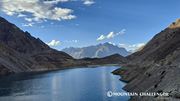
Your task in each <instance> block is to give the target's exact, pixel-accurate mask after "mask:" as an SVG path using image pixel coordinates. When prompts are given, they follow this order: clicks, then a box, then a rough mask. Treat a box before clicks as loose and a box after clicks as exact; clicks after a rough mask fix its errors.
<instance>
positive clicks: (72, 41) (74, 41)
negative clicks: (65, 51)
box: [64, 40, 79, 43]
mask: <svg viewBox="0 0 180 101" xmlns="http://www.w3.org/2000/svg"><path fill="white" fill-rule="evenodd" d="M78 42H79V40H71V41H68V40H66V41H64V43H78Z"/></svg>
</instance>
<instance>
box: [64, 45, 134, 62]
mask: <svg viewBox="0 0 180 101" xmlns="http://www.w3.org/2000/svg"><path fill="white" fill-rule="evenodd" d="M62 51H64V52H66V53H67V54H69V55H71V56H72V57H74V58H76V59H80V58H87V57H88V58H102V57H106V56H109V55H113V54H120V55H122V56H127V55H129V54H131V52H128V51H127V50H126V49H125V48H122V47H118V46H115V45H113V44H110V43H108V42H106V43H104V44H98V45H96V46H88V47H83V48H74V47H70V48H65V49H63V50H62Z"/></svg>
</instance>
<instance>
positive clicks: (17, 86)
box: [0, 66, 129, 101]
mask: <svg viewBox="0 0 180 101" xmlns="http://www.w3.org/2000/svg"><path fill="white" fill-rule="evenodd" d="M117 68H119V67H117V66H107V67H97V68H77V69H67V70H59V71H51V72H40V73H25V74H14V75H9V76H4V77H0V101H11V100H13V101H87V100H89V101H102V100H103V101H116V100H121V101H126V100H128V99H129V97H111V98H109V97H107V95H106V93H107V91H118V92H124V91H123V90H122V87H123V86H124V85H125V83H123V82H120V81H119V78H120V77H119V76H116V75H113V74H111V72H112V71H113V70H115V69H117Z"/></svg>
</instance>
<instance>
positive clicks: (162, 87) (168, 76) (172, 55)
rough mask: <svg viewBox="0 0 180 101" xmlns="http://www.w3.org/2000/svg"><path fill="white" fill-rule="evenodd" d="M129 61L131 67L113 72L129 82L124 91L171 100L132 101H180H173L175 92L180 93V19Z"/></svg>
mask: <svg viewBox="0 0 180 101" xmlns="http://www.w3.org/2000/svg"><path fill="white" fill-rule="evenodd" d="M126 59H128V60H129V63H127V64H125V65H124V66H123V67H122V68H120V69H118V70H115V71H114V72H113V73H114V74H119V75H121V76H122V78H121V80H122V81H126V82H129V83H128V84H127V85H126V86H125V87H124V88H123V89H125V90H126V91H130V92H158V91H163V92H168V93H169V94H170V96H169V97H160V96H156V97H132V98H131V100H132V101H156V100H159V101H161V100H162V101H164V100H168V101H179V100H180V99H179V98H175V97H173V94H174V92H180V89H179V87H180V86H179V85H180V83H179V82H180V68H179V66H180V64H179V61H180V19H179V20H177V21H176V22H174V23H172V24H171V25H170V26H169V27H168V28H166V29H165V30H163V31H161V32H160V33H159V34H157V35H156V36H154V38H153V39H152V40H150V41H149V42H148V43H147V44H146V45H145V46H143V47H141V48H140V49H139V50H138V51H136V52H135V53H133V54H131V55H129V56H127V57H126Z"/></svg>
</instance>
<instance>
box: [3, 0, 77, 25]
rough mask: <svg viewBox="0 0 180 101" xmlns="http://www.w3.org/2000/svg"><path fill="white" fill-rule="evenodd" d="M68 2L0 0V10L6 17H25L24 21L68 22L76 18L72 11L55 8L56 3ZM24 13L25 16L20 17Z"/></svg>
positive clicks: (58, 0)
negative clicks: (48, 20)
mask: <svg viewBox="0 0 180 101" xmlns="http://www.w3.org/2000/svg"><path fill="white" fill-rule="evenodd" d="M67 1H68V0H53V1H42V0H0V4H1V7H0V10H1V11H2V12H4V13H6V14H7V15H10V16H12V15H15V16H19V17H25V20H27V21H29V22H32V21H35V22H39V21H44V20H47V19H50V20H58V21H61V20H68V19H74V18H76V16H75V15H72V14H71V13H72V12H73V10H71V9H67V8H60V7H56V6H55V4H56V3H58V2H67ZM21 13H23V14H24V13H26V14H27V15H23V16H22V15H21Z"/></svg>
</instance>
